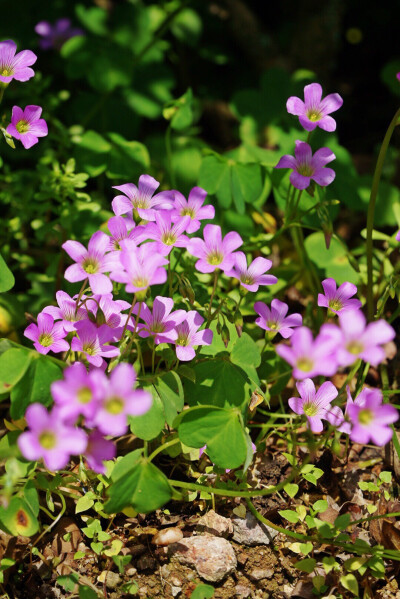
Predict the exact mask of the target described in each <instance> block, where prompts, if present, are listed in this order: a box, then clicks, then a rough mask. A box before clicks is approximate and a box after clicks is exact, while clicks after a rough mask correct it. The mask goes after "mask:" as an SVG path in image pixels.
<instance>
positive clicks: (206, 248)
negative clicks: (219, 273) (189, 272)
mask: <svg viewBox="0 0 400 599" xmlns="http://www.w3.org/2000/svg"><path fill="white" fill-rule="evenodd" d="M242 244H243V240H242V238H241V237H240V235H239V233H236V231H231V232H230V233H227V234H226V235H225V237H224V238H223V239H222V233H221V227H220V226H218V225H206V226H205V227H204V241H203V239H200V238H197V237H196V238H194V239H190V241H189V243H188V245H187V250H188V251H189V253H190V254H192V256H195V257H196V258H199V260H198V261H197V262H196V268H197V270H198V271H199V272H203V273H209V272H214V270H216V269H218V268H220V269H221V270H223V271H224V272H226V271H229V270H231V269H232V267H233V265H234V264H235V256H234V254H233V252H234V251H235V250H237V248H238V247H240V246H241V245H242Z"/></svg>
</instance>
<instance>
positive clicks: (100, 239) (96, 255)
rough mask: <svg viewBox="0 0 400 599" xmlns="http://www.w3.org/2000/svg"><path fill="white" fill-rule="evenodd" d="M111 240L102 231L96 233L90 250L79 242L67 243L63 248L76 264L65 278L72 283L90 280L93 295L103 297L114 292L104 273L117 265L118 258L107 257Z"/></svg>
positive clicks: (89, 247)
mask: <svg viewBox="0 0 400 599" xmlns="http://www.w3.org/2000/svg"><path fill="white" fill-rule="evenodd" d="M109 242H110V238H109V237H108V235H106V234H105V233H103V232H102V231H96V233H94V234H93V235H92V237H91V238H90V241H89V245H88V249H86V248H85V246H83V245H82V244H81V243H79V241H71V240H70V241H66V242H65V243H63V244H62V248H63V249H64V250H65V251H66V252H67V254H68V255H69V256H70V258H72V260H74V261H75V262H76V264H72V265H71V266H68V268H67V270H66V271H65V275H64V276H65V278H66V279H67V281H69V282H70V283H76V282H77V281H84V280H85V279H87V278H88V279H89V285H90V287H91V289H92V291H93V293H96V294H99V295H103V294H106V293H111V292H112V283H111V281H110V279H109V278H108V277H107V276H106V275H105V274H103V273H105V272H110V271H111V270H112V268H113V267H114V265H115V264H116V257H115V256H113V255H110V254H108V255H106V252H107V249H108V246H109Z"/></svg>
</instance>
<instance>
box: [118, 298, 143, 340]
mask: <svg viewBox="0 0 400 599" xmlns="http://www.w3.org/2000/svg"><path fill="white" fill-rule="evenodd" d="M135 304H136V294H135V295H134V296H133V300H132V304H131V307H130V308H129V312H128V316H127V317H126V322H125V325H124V330H123V331H122V335H121V339H123V338H124V337H125V333H126V328H127V326H128V323H129V319H130V317H131V316H132V310H133V308H134V306H135ZM141 305H142V304H139V314H140V307H141ZM139 314H138V316H137V319H136V322H137V321H138V320H139ZM136 322H135V331H134V333H135V332H136Z"/></svg>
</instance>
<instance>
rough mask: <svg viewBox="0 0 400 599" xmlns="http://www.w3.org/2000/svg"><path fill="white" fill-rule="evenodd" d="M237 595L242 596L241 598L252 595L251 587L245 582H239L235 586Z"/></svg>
mask: <svg viewBox="0 0 400 599" xmlns="http://www.w3.org/2000/svg"><path fill="white" fill-rule="evenodd" d="M235 595H236V596H237V597H240V599H246V597H250V595H251V588H250V587H246V586H245V585H244V584H237V585H236V586H235Z"/></svg>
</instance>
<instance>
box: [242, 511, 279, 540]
mask: <svg viewBox="0 0 400 599" xmlns="http://www.w3.org/2000/svg"><path fill="white" fill-rule="evenodd" d="M277 534H278V532H277V531H276V530H274V529H273V528H270V527H269V526H266V524H262V523H261V522H259V521H258V520H257V519H256V518H255V517H254V516H253V514H251V513H250V512H247V514H246V518H234V519H233V540H234V541H236V542H237V543H241V544H244V545H269V544H270V543H271V541H272V540H273V539H274V537H276V535H277Z"/></svg>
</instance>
